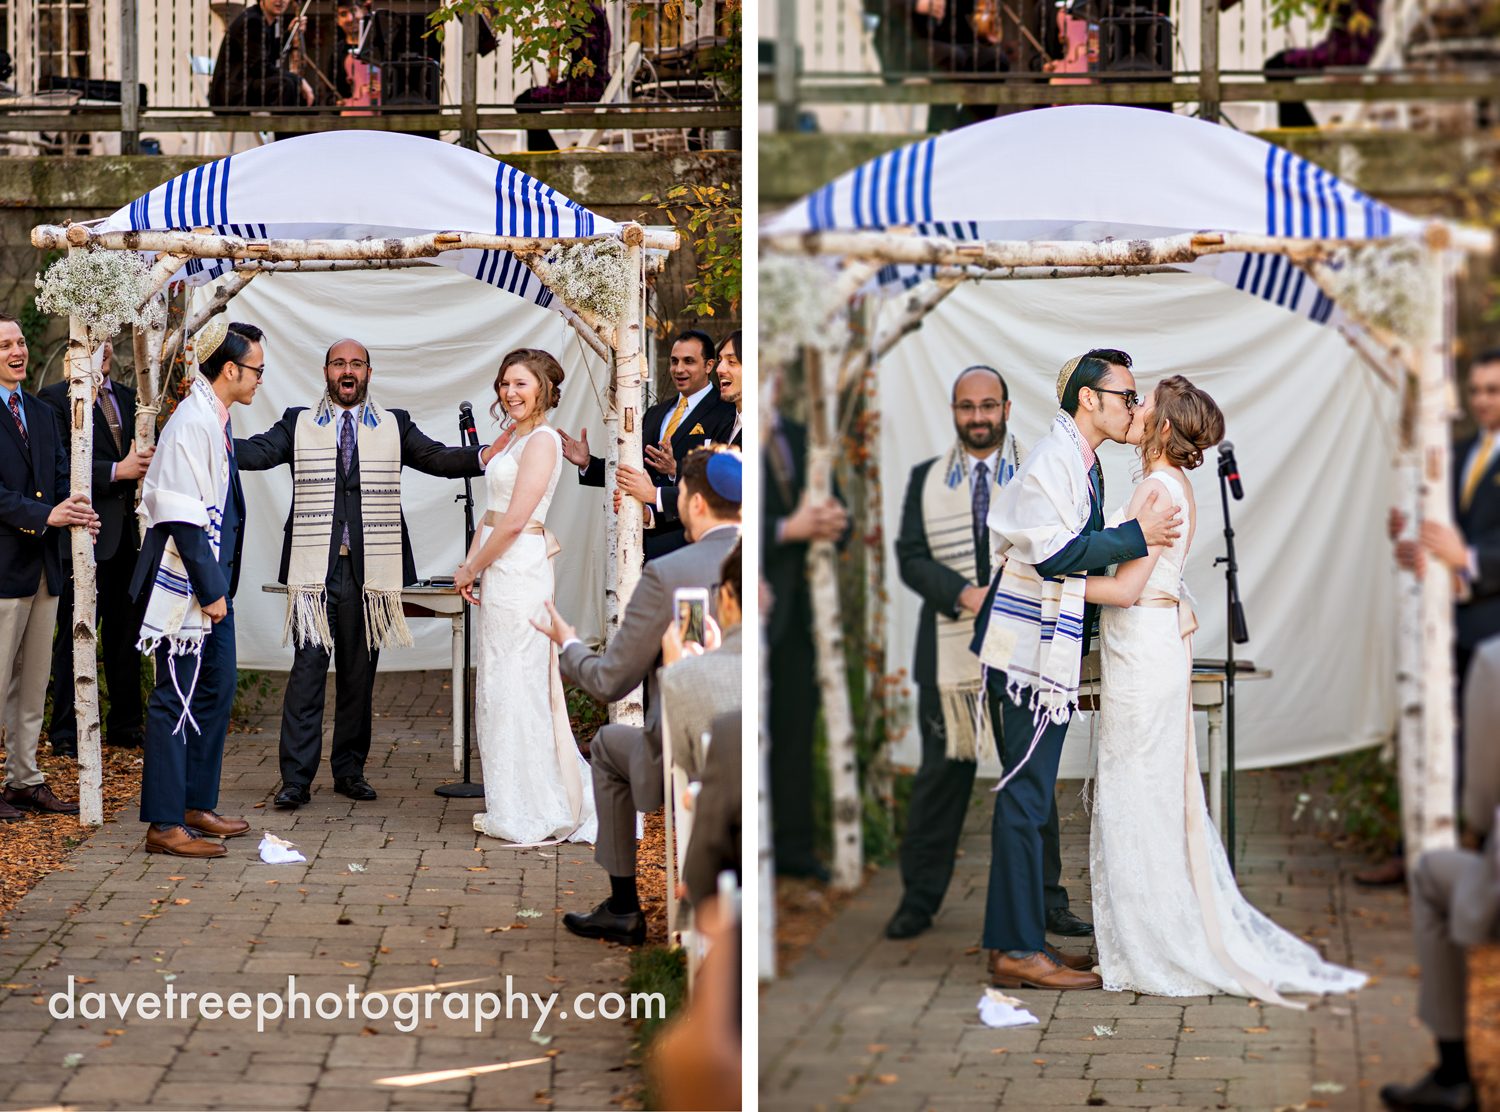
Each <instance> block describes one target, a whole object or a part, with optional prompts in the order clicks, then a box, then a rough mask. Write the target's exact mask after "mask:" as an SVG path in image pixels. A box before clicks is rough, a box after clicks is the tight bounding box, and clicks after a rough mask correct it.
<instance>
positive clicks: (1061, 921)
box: [1047, 907, 1094, 938]
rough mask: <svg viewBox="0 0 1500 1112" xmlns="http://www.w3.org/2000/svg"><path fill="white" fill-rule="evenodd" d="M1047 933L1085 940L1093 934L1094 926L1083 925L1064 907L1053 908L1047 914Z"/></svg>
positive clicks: (1081, 921) (1089, 924) (1083, 923)
mask: <svg viewBox="0 0 1500 1112" xmlns="http://www.w3.org/2000/svg"><path fill="white" fill-rule="evenodd" d="M1047 933H1048V934H1062V935H1067V936H1068V937H1069V938H1087V937H1088V936H1089V935H1091V934H1093V933H1094V925H1093V924H1092V923H1085V922H1084V921H1083V920H1082V919H1080V918H1079V917H1078V916H1076V915H1074V914H1073V913H1072V912H1071V911H1069V910H1068V909H1067V908H1065V907H1054V908H1053V909H1052V910H1050V911H1049V912H1047Z"/></svg>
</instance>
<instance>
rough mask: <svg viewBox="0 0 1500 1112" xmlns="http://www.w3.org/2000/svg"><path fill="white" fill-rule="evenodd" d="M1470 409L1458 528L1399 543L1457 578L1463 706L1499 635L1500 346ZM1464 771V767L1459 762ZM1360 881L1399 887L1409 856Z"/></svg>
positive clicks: (1474, 379) (1473, 382)
mask: <svg viewBox="0 0 1500 1112" xmlns="http://www.w3.org/2000/svg"><path fill="white" fill-rule="evenodd" d="M1469 412H1470V413H1471V414H1472V416H1473V418H1474V423H1475V424H1476V425H1477V426H1478V432H1477V433H1476V434H1475V435H1474V436H1473V437H1470V438H1468V439H1465V440H1462V441H1460V442H1459V443H1457V444H1455V445H1454V446H1453V521H1454V524H1453V525H1441V524H1439V523H1438V522H1436V521H1425V522H1423V523H1422V533H1421V538H1420V539H1419V540H1415V541H1397V542H1396V563H1397V564H1399V565H1400V566H1401V567H1403V568H1405V569H1407V570H1408V571H1415V572H1417V574H1418V575H1419V576H1420V575H1422V574H1423V573H1425V571H1426V567H1427V557H1428V556H1429V555H1431V556H1434V557H1436V558H1437V559H1438V560H1439V561H1440V562H1441V563H1442V564H1443V565H1444V566H1445V567H1447V568H1448V569H1449V571H1451V572H1452V574H1453V575H1454V576H1455V578H1456V579H1457V584H1458V590H1457V599H1456V605H1455V606H1454V608H1453V622H1454V626H1455V629H1454V633H1455V637H1454V648H1453V674H1454V676H1455V677H1456V678H1457V680H1458V697H1459V703H1460V706H1462V703H1463V694H1464V689H1465V686H1466V685H1467V683H1468V674H1469V658H1470V656H1471V655H1472V654H1473V652H1474V649H1475V648H1476V646H1478V645H1479V644H1480V643H1481V642H1483V641H1484V640H1486V639H1487V638H1490V637H1493V636H1495V635H1496V634H1500V451H1496V448H1497V447H1500V349H1495V350H1492V351H1487V352H1484V353H1482V354H1481V355H1480V356H1479V357H1478V358H1477V359H1475V360H1474V364H1473V366H1471V367H1470V368H1469ZM1390 529H1391V536H1392V537H1397V536H1399V535H1400V534H1401V533H1403V532H1405V531H1406V518H1405V515H1403V514H1402V513H1401V512H1400V511H1399V510H1392V511H1391V520H1390ZM1458 767H1459V771H1460V774H1462V772H1463V769H1464V765H1463V763H1462V762H1460V764H1459V766H1458ZM1354 879H1355V880H1357V881H1359V883H1361V884H1368V885H1382V884H1400V883H1401V882H1402V881H1403V880H1405V879H1406V857H1405V854H1403V853H1400V852H1398V853H1397V854H1396V855H1395V856H1394V857H1392V858H1391V859H1390V860H1389V861H1386V862H1384V863H1383V864H1379V865H1376V866H1374V867H1373V868H1370V869H1366V870H1365V871H1363V872H1360V873H1356V874H1355V875H1354Z"/></svg>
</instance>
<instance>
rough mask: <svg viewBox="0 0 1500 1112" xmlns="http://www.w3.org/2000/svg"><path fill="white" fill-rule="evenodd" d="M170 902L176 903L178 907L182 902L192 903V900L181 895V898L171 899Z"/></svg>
mask: <svg viewBox="0 0 1500 1112" xmlns="http://www.w3.org/2000/svg"><path fill="white" fill-rule="evenodd" d="M172 902H173V903H174V904H176V905H177V906H178V907H182V906H183V905H184V904H190V903H192V902H193V901H192V900H190V899H188V898H186V897H183V898H182V899H180V900H173V901H172Z"/></svg>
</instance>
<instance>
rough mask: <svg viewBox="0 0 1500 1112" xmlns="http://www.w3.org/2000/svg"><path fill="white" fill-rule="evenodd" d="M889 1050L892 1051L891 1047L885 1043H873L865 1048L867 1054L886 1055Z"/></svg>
mask: <svg viewBox="0 0 1500 1112" xmlns="http://www.w3.org/2000/svg"><path fill="white" fill-rule="evenodd" d="M889 1049H890V1047H889V1046H887V1045H886V1044H885V1043H871V1044H870V1045H869V1046H867V1047H865V1053H867V1054H884V1053H885V1052H886V1051H887V1050H889Z"/></svg>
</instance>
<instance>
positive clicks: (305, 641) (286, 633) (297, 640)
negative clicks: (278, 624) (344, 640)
mask: <svg viewBox="0 0 1500 1112" xmlns="http://www.w3.org/2000/svg"><path fill="white" fill-rule="evenodd" d="M281 643H282V644H283V645H286V644H293V645H295V646H296V647H297V648H299V649H300V648H302V647H304V646H306V645H317V646H319V647H321V648H324V649H327V650H328V651H329V652H332V651H333V631H332V630H331V629H329V628H328V589H327V588H326V587H325V586H323V584H321V583H317V584H312V585H309V586H306V587H295V586H289V587H288V588H287V592H286V625H285V626H284V627H283V628H282V631H281Z"/></svg>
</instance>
